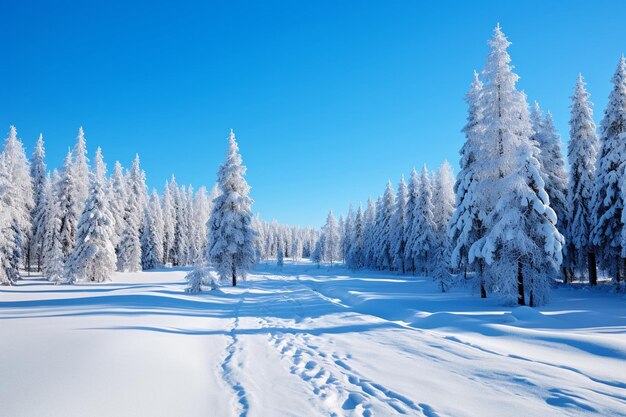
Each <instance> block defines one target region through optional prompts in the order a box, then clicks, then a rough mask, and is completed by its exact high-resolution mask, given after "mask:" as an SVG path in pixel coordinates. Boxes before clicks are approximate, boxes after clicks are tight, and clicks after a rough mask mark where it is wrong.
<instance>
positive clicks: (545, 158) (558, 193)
mask: <svg viewBox="0 0 626 417" xmlns="http://www.w3.org/2000/svg"><path fill="white" fill-rule="evenodd" d="M543 127H544V134H543V135H542V136H541V139H542V142H541V143H540V144H539V147H540V150H541V152H539V156H540V159H541V161H540V164H541V166H542V167H543V169H544V173H545V174H544V181H545V183H546V184H545V189H546V192H547V193H548V197H549V198H550V207H552V209H553V210H554V212H555V213H556V217H557V223H556V226H557V229H559V231H560V232H562V233H564V232H565V225H566V223H565V222H566V218H567V215H566V211H567V210H566V204H567V202H566V194H567V171H566V170H565V161H564V159H563V153H562V152H561V137H560V136H559V134H558V132H557V130H556V127H555V126H554V120H553V119H552V114H551V113H550V112H548V113H547V114H546V117H545V119H544V121H543Z"/></svg>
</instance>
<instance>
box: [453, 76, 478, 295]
mask: <svg viewBox="0 0 626 417" xmlns="http://www.w3.org/2000/svg"><path fill="white" fill-rule="evenodd" d="M482 90H483V83H482V82H481V81H480V79H479V78H478V73H477V72H476V71H474V80H473V81H472V84H471V87H470V90H469V91H468V92H467V94H466V95H465V102H466V103H467V107H468V109H467V122H466V124H465V126H464V127H463V130H462V131H463V133H464V134H465V143H464V144H463V147H462V148H461V150H460V152H459V153H460V155H461V160H460V171H459V174H458V175H457V179H456V182H455V184H454V193H455V203H456V204H455V206H456V209H455V211H454V214H453V215H452V218H451V219H450V222H449V224H448V239H449V242H450V252H451V253H450V266H451V267H452V269H453V270H457V271H462V272H463V273H464V276H465V277H466V278H467V270H468V269H474V270H475V277H476V280H475V282H476V286H477V287H478V288H480V294H481V297H482V298H485V297H486V296H487V292H486V288H485V282H484V274H483V265H482V263H483V261H482V259H481V258H478V259H477V262H476V264H472V263H470V261H469V251H470V248H471V247H472V245H473V244H474V242H476V241H477V240H478V239H480V238H481V237H482V236H483V235H484V233H485V230H484V225H483V219H484V217H485V214H486V213H482V212H481V205H480V196H479V195H478V194H477V186H478V184H479V182H480V174H481V168H482V164H481V163H480V160H479V158H480V156H481V154H482V152H483V145H482V139H483V135H482V133H483V126H482V124H481V119H482V113H483V112H482V108H481V96H482Z"/></svg>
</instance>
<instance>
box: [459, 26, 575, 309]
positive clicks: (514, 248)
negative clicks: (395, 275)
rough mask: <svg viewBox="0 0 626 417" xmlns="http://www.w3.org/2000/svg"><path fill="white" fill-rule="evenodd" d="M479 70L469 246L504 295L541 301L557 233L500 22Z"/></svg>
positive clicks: (555, 261)
mask: <svg viewBox="0 0 626 417" xmlns="http://www.w3.org/2000/svg"><path fill="white" fill-rule="evenodd" d="M489 44H490V46H491V51H490V53H489V55H488V57H487V63H486V65H485V69H484V71H483V79H484V80H485V84H484V86H483V90H482V97H481V107H482V110H483V114H482V119H481V124H483V127H484V136H483V140H484V144H485V147H484V149H483V151H482V153H481V155H480V157H481V158H480V159H481V161H482V163H483V164H486V165H487V166H485V172H486V173H489V176H485V177H483V178H481V181H480V184H479V189H478V192H479V194H480V195H481V204H482V205H483V207H482V208H481V210H483V212H485V213H487V216H486V220H485V223H486V231H487V233H486V235H485V236H484V237H482V238H480V239H479V240H477V241H476V242H475V243H474V244H473V245H472V247H471V248H470V254H469V256H470V261H471V258H472V257H480V258H482V259H484V261H485V263H486V264H487V268H488V274H489V277H490V278H491V284H492V286H491V288H492V289H493V290H494V291H498V292H499V293H501V294H502V295H503V296H504V297H505V299H507V300H509V301H511V302H512V301H513V300H517V303H518V304H521V305H524V304H525V303H526V302H525V292H526V291H528V293H529V297H530V304H531V305H538V304H544V303H545V302H547V300H548V297H549V280H550V278H551V277H552V276H554V275H555V274H556V273H557V271H558V268H559V266H560V264H561V260H562V257H561V253H562V246H563V237H562V236H561V234H560V233H559V232H558V230H557V229H556V226H555V225H556V214H555V213H554V210H552V209H551V208H550V205H549V198H548V195H547V193H546V191H545V189H544V181H543V178H542V175H541V174H542V173H541V166H540V164H539V161H538V160H537V158H536V157H535V155H537V150H536V146H535V144H534V142H533V141H532V140H531V135H532V133H533V130H532V126H531V122H530V116H529V112H528V105H527V103H526V97H525V95H524V94H522V93H520V92H519V91H518V90H517V89H516V83H517V80H518V78H519V77H518V76H517V75H516V74H515V73H513V67H512V66H511V65H510V61H511V59H510V57H509V54H508V52H507V48H508V46H509V45H510V42H509V41H508V40H507V39H506V37H505V36H504V34H503V33H502V31H501V30H500V26H497V27H496V29H495V30H494V36H493V38H492V39H491V41H490V42H489Z"/></svg>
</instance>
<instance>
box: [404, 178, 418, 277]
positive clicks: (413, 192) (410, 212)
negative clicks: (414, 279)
mask: <svg viewBox="0 0 626 417" xmlns="http://www.w3.org/2000/svg"><path fill="white" fill-rule="evenodd" d="M419 193H420V180H419V176H418V174H417V170H416V169H415V168H413V169H412V170H411V178H410V179H409V185H408V187H407V197H406V210H405V211H406V217H405V221H404V236H405V239H406V243H405V245H404V267H405V270H407V271H410V272H411V273H412V274H414V273H415V258H414V257H413V250H412V248H413V247H414V246H415V240H416V239H417V235H416V234H415V230H414V227H415V226H414V225H415V213H416V209H415V207H417V199H418V198H419Z"/></svg>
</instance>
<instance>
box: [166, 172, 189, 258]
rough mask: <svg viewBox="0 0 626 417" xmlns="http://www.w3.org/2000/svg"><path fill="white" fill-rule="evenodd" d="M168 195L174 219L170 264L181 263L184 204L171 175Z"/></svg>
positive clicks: (183, 237)
mask: <svg viewBox="0 0 626 417" xmlns="http://www.w3.org/2000/svg"><path fill="white" fill-rule="evenodd" d="M169 191H170V196H171V198H172V218H173V220H174V223H173V224H174V234H173V235H172V241H171V247H170V261H171V263H172V266H178V265H182V263H183V261H182V259H181V253H180V252H181V248H182V247H183V245H184V241H183V240H184V239H185V236H184V231H183V228H184V224H183V220H182V216H183V210H184V206H183V203H182V196H181V195H180V188H179V187H178V183H177V182H176V178H175V177H174V176H173V175H172V178H171V179H170V184H169Z"/></svg>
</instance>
